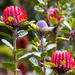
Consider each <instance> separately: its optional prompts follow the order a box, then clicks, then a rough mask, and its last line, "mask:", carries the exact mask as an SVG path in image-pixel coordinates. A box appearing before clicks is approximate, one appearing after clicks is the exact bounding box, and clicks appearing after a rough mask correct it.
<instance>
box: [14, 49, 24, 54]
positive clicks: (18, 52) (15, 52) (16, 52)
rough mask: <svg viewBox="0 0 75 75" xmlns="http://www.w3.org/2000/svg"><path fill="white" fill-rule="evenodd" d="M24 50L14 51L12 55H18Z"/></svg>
mask: <svg viewBox="0 0 75 75" xmlns="http://www.w3.org/2000/svg"><path fill="white" fill-rule="evenodd" d="M24 50H25V49H18V50H15V51H13V54H20V53H22V52H23V51H24Z"/></svg>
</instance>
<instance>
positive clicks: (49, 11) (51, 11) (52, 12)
mask: <svg viewBox="0 0 75 75" xmlns="http://www.w3.org/2000/svg"><path fill="white" fill-rule="evenodd" d="M55 9H56V10H58V11H59V12H60V13H61V10H60V9H58V8H52V9H49V10H48V13H50V16H51V17H54V18H57V21H59V20H60V19H62V18H63V17H58V16H57V15H56V12H55ZM50 16H49V17H50Z"/></svg>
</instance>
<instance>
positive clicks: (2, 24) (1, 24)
mask: <svg viewBox="0 0 75 75" xmlns="http://www.w3.org/2000/svg"><path fill="white" fill-rule="evenodd" d="M0 26H5V27H6V28H8V29H10V30H12V29H13V27H12V26H9V25H6V24H5V23H4V22H2V21H0Z"/></svg>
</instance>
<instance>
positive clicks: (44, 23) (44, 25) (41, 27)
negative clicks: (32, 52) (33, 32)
mask: <svg viewBox="0 0 75 75" xmlns="http://www.w3.org/2000/svg"><path fill="white" fill-rule="evenodd" d="M36 25H37V26H38V27H39V29H40V32H42V30H43V28H44V27H46V29H45V30H44V32H46V31H47V29H48V25H47V23H46V22H45V21H44V20H41V21H38V22H37V24H36Z"/></svg>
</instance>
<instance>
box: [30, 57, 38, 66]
mask: <svg viewBox="0 0 75 75" xmlns="http://www.w3.org/2000/svg"><path fill="white" fill-rule="evenodd" d="M29 60H30V62H31V63H32V64H34V65H36V66H38V61H37V59H36V58H34V57H31V58H29Z"/></svg>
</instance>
